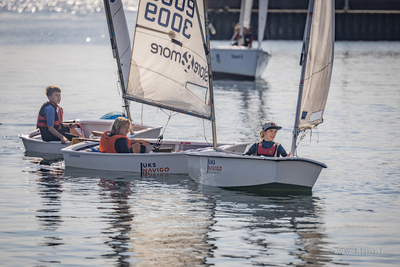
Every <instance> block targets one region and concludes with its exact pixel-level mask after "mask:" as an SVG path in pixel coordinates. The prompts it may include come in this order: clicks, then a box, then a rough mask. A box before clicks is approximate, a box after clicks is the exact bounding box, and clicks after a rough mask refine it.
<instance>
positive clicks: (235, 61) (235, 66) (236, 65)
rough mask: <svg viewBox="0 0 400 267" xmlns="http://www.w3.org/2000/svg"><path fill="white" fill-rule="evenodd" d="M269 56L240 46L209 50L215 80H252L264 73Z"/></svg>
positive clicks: (259, 50)
mask: <svg viewBox="0 0 400 267" xmlns="http://www.w3.org/2000/svg"><path fill="white" fill-rule="evenodd" d="M270 57H271V55H270V54H268V53H267V52H265V51H263V50H262V49H256V48H248V47H242V46H221V47H215V48H211V65H212V69H213V70H212V72H213V76H214V78H216V79H225V78H226V79H240V80H242V79H244V80H254V79H255V78H258V77H260V76H261V75H262V73H263V72H264V70H265V68H266V66H267V64H268V61H269V58H270Z"/></svg>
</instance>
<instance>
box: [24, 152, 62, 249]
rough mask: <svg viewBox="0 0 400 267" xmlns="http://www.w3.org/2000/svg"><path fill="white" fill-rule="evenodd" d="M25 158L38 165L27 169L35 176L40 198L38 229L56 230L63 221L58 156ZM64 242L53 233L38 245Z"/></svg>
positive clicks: (60, 166) (37, 214)
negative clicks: (30, 169)
mask: <svg viewBox="0 0 400 267" xmlns="http://www.w3.org/2000/svg"><path fill="white" fill-rule="evenodd" d="M25 156H27V157H26V158H25V160H28V161H30V162H31V163H33V164H36V165H38V167H39V168H37V169H35V170H33V171H28V173H33V174H35V175H36V176H37V179H36V181H35V182H36V184H37V193H38V195H39V196H40V198H41V202H42V204H41V208H40V209H38V210H36V213H35V216H36V218H37V220H38V222H39V229H40V230H43V231H48V232H56V231H57V229H59V228H60V227H61V226H62V223H63V222H64V220H63V217H62V216H61V215H60V210H61V207H62V201H61V195H62V193H63V174H64V170H63V168H62V162H60V158H58V157H51V156H50V157H47V158H46V157H44V158H37V157H29V154H25ZM63 244H64V242H63V240H62V238H61V237H59V236H57V235H55V234H53V235H50V236H45V237H44V240H43V241H42V242H41V243H39V246H59V245H63Z"/></svg>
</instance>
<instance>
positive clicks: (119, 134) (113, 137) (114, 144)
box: [99, 117, 150, 153]
mask: <svg viewBox="0 0 400 267" xmlns="http://www.w3.org/2000/svg"><path fill="white" fill-rule="evenodd" d="M131 127H132V123H131V121H130V120H128V119H126V118H124V117H118V118H117V119H115V121H114V123H113V124H112V126H111V131H106V132H104V133H103V135H102V136H101V138H100V144H99V150H100V151H101V152H104V153H145V151H146V147H145V146H146V145H149V144H150V143H149V141H147V140H145V139H129V138H128V137H127V135H128V133H129V131H130V129H131Z"/></svg>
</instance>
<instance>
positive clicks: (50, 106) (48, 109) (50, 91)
mask: <svg viewBox="0 0 400 267" xmlns="http://www.w3.org/2000/svg"><path fill="white" fill-rule="evenodd" d="M45 92H46V96H47V98H48V99H49V101H48V102H46V103H44V104H43V105H42V107H41V108H40V111H39V115H38V119H37V124H36V127H37V128H39V130H40V134H41V135H42V140H43V141H61V144H65V143H66V142H67V141H68V140H69V141H72V138H73V137H83V136H82V135H81V134H80V133H79V132H78V131H77V130H76V129H75V128H76V127H80V125H79V124H78V123H63V122H62V121H63V109H62V108H61V107H60V106H59V105H58V104H60V102H61V89H60V88H59V87H57V86H54V85H50V86H48V87H47V88H46V90H45Z"/></svg>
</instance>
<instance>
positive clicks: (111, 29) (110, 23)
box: [104, 0, 133, 133]
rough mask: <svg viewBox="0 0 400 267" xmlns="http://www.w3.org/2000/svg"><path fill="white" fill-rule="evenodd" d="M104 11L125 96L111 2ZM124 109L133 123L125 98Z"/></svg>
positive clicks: (105, 0)
mask: <svg viewBox="0 0 400 267" xmlns="http://www.w3.org/2000/svg"><path fill="white" fill-rule="evenodd" d="M104 9H105V12H106V16H107V22H108V23H107V26H108V31H109V33H110V42H111V49H112V51H113V52H114V57H115V59H116V60H117V66H118V75H119V82H120V85H121V91H122V95H125V94H126V85H125V82H124V77H123V73H122V68H121V61H120V57H119V51H118V46H117V41H116V39H115V29H114V23H113V19H112V14H111V9H110V3H109V0H104ZM124 108H125V112H126V116H127V117H128V120H130V121H132V117H131V111H130V108H129V101H128V100H127V99H125V98H124ZM130 132H131V133H133V128H132V127H131V129H130Z"/></svg>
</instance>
